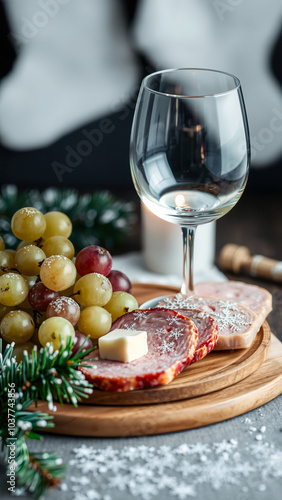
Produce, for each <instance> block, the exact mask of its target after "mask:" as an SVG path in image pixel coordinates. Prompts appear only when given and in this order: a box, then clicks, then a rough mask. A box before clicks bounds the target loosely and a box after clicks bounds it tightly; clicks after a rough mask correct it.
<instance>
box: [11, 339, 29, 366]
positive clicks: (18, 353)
mask: <svg viewBox="0 0 282 500" xmlns="http://www.w3.org/2000/svg"><path fill="white" fill-rule="evenodd" d="M33 348H34V344H33V343H32V342H25V343H24V344H18V345H15V347H14V349H13V357H14V356H15V357H16V360H17V362H18V363H20V362H21V361H23V357H24V351H27V354H28V356H29V355H30V354H31V351H32V349H33Z"/></svg>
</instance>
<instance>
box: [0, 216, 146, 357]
mask: <svg viewBox="0 0 282 500" xmlns="http://www.w3.org/2000/svg"><path fill="white" fill-rule="evenodd" d="M11 227H12V231H13V233H14V235H15V236H16V237H17V238H19V239H20V240H21V241H20V243H19V245H18V248H17V250H16V251H15V250H9V249H5V244H4V241H3V239H2V238H1V236H0V321H1V322H0V333H1V336H2V338H3V339H4V341H6V342H15V348H14V353H15V355H16V356H17V359H18V360H21V359H22V357H23V351H24V350H27V351H28V352H31V350H32V348H33V346H34V345H35V344H36V345H39V346H45V345H46V344H47V342H52V343H53V345H54V349H58V348H59V347H60V345H61V344H63V345H65V344H66V341H67V339H68V337H71V338H73V339H75V337H76V343H75V345H74V347H73V352H76V351H77V350H78V349H79V347H80V346H81V345H82V344H83V346H84V348H85V349H88V348H89V347H91V346H92V340H91V339H98V338H99V337H101V336H102V335H105V334H106V333H108V332H109V330H110V329H111V326H112V322H113V321H115V320H116V319H117V318H118V317H119V316H122V315H123V314H125V313H126V312H130V311H133V310H134V309H137V308H138V303H137V301H136V299H135V298H134V297H133V295H131V283H130V280H129V279H128V277H127V276H126V275H125V274H123V273H121V272H120V271H115V270H112V269H111V268H112V257H111V255H110V253H109V252H108V251H107V250H105V249H104V248H102V247H100V246H97V245H91V246H88V247H86V248H83V249H82V250H81V251H80V252H79V253H78V255H77V256H76V258H75V257H74V255H75V249H74V247H73V244H72V243H71V241H70V240H69V236H70V235H71V232H72V223H71V220H70V219H69V217H67V216H66V215H65V214H63V213H62V212H48V213H47V214H45V215H43V213H41V212H40V211H39V210H37V209H35V208H29V207H25V208H22V209H20V210H18V211H17V212H16V213H15V214H14V215H13V217H12V221H11ZM87 336H88V337H89V338H87Z"/></svg>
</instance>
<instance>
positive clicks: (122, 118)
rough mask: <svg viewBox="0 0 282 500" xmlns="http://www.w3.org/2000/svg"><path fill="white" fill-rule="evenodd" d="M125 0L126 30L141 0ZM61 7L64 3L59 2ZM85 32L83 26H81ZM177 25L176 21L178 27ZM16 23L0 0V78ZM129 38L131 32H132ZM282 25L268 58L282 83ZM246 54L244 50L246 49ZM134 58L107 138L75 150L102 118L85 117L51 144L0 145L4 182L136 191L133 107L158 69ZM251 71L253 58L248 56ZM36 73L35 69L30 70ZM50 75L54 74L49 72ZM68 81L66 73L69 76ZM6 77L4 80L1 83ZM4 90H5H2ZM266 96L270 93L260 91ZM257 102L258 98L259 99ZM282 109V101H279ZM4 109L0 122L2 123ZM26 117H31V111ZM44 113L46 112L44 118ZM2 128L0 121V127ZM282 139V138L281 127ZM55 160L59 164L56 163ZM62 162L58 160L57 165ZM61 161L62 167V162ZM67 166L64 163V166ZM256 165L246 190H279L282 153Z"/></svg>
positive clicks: (12, 57) (12, 51)
mask: <svg viewBox="0 0 282 500" xmlns="http://www.w3.org/2000/svg"><path fill="white" fill-rule="evenodd" d="M116 1H117V2H120V4H121V5H122V10H123V16H124V20H125V26H126V30H128V34H129V33H130V30H131V28H132V24H133V23H134V21H135V16H136V12H137V7H138V4H139V2H138V0H116ZM61 8H63V6H62V7H61ZM80 29H81V33H82V36H83V27H81V28H80ZM175 29H176V27H175ZM11 32H12V28H11V26H10V24H9V20H8V15H7V9H5V2H1V1H0V54H1V55H0V58H1V59H0V78H1V80H2V79H3V78H5V76H6V75H8V74H9V73H10V72H11V71H13V67H14V64H15V63H16V61H17V58H18V57H19V54H17V47H15V44H13V43H12V40H11V36H10V34H11ZM129 40H130V37H129ZM281 56H282V29H281V30H280V33H278V35H277V36H276V39H275V41H274V43H273V48H272V50H271V56H270V59H269V71H270V72H271V73H272V75H273V76H274V78H275V79H276V81H277V83H278V85H280V86H281V88H282V64H281V62H282V61H281ZM242 57H244V54H242ZM135 58H136V61H137V64H138V67H139V76H138V78H137V83H136V88H134V89H133V92H132V95H131V96H130V98H129V99H128V100H127V101H126V102H123V104H122V106H121V107H120V109H117V110H116V111H115V112H112V113H109V114H106V115H105V118H108V119H109V120H110V122H106V125H107V124H108V125H109V123H110V124H111V125H110V127H112V128H113V129H114V130H113V132H111V133H109V134H104V137H103V141H102V142H101V144H99V146H98V147H93V150H92V151H90V152H89V151H84V152H83V154H84V155H83V156H82V155H80V159H79V156H77V154H76V153H75V152H77V146H78V144H79V143H80V141H81V140H82V139H83V138H85V137H84V136H83V135H82V130H85V129H87V130H88V131H91V130H93V129H97V128H99V126H101V123H100V120H92V121H87V122H86V123H85V125H84V126H83V127H81V126H79V127H77V128H74V129H73V131H71V132H70V133H66V134H65V135H63V136H62V137H60V138H59V139H57V140H55V141H54V142H52V143H51V144H50V145H47V146H43V147H39V148H31V149H27V150H20V149H19V150H16V149H13V148H11V147H5V146H4V145H2V146H0V164H1V184H7V183H16V184H17V185H18V186H19V187H20V188H27V189H29V188H33V187H36V188H39V189H42V188H46V187H48V186H63V187H68V186H75V187H77V188H79V189H81V190H85V189H104V188H106V189H110V190H114V191H117V192H119V191H123V192H124V191H125V192H133V191H134V189H133V185H132V181H131V177H130V172H129V160H128V144H129V137H130V129H131V123H132V118H133V112H134V105H135V101H136V97H137V93H138V86H139V84H140V82H141V79H142V78H143V77H144V76H145V75H147V74H148V73H150V72H152V71H154V70H155V69H156V68H155V67H154V63H153V62H152V61H150V60H149V58H148V54H147V56H146V55H145V54H144V53H141V51H138V49H135ZM249 65H250V71H252V67H251V61H249ZM31 78H33V75H31ZM50 78H52V75H50ZM66 81H67V77H66ZM1 83H2V81H0V85H1ZM0 92H1V90H0ZM261 98H262V99H265V98H267V96H261ZM281 104H282V103H281ZM258 105H259V103H258ZM281 109H282V107H281ZM1 119H3V117H2V118H1V109H0V125H1ZM27 119H28V117H27ZM42 119H44V118H42ZM0 132H1V127H0ZM280 135H281V140H282V133H280ZM68 153H69V155H70V158H69V159H70V161H71V162H72V164H71V167H69V166H66V156H67V154H68ZM54 162H56V166H55V167H54ZM58 164H59V166H58ZM62 165H63V167H62ZM64 166H66V169H65V170H64ZM255 167H256V165H255V162H254V165H252V168H251V173H250V177H249V182H248V185H247V191H248V192H270V193H271V192H280V191H281V187H282V157H280V159H278V160H276V161H275V162H270V163H267V164H265V165H260V168H255Z"/></svg>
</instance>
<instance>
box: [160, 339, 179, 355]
mask: <svg viewBox="0 0 282 500" xmlns="http://www.w3.org/2000/svg"><path fill="white" fill-rule="evenodd" d="M174 349H175V344H174V342H168V341H167V340H163V341H162V343H161V345H159V346H158V350H159V351H160V352H161V354H165V353H167V352H173V351H174Z"/></svg>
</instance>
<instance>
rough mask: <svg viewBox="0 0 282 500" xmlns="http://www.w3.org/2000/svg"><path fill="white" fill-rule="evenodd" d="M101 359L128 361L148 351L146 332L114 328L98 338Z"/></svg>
mask: <svg viewBox="0 0 282 500" xmlns="http://www.w3.org/2000/svg"><path fill="white" fill-rule="evenodd" d="M98 342H99V354H100V358H102V359H110V360H113V361H122V362H123V363H130V362H131V361H134V360H135V359H138V358H141V357H142V356H145V354H147V353H148V342H147V332H145V331H143V330H125V329H116V330H112V331H111V332H109V333H107V334H106V335H104V336H103V337H100V338H99V341H98Z"/></svg>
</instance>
